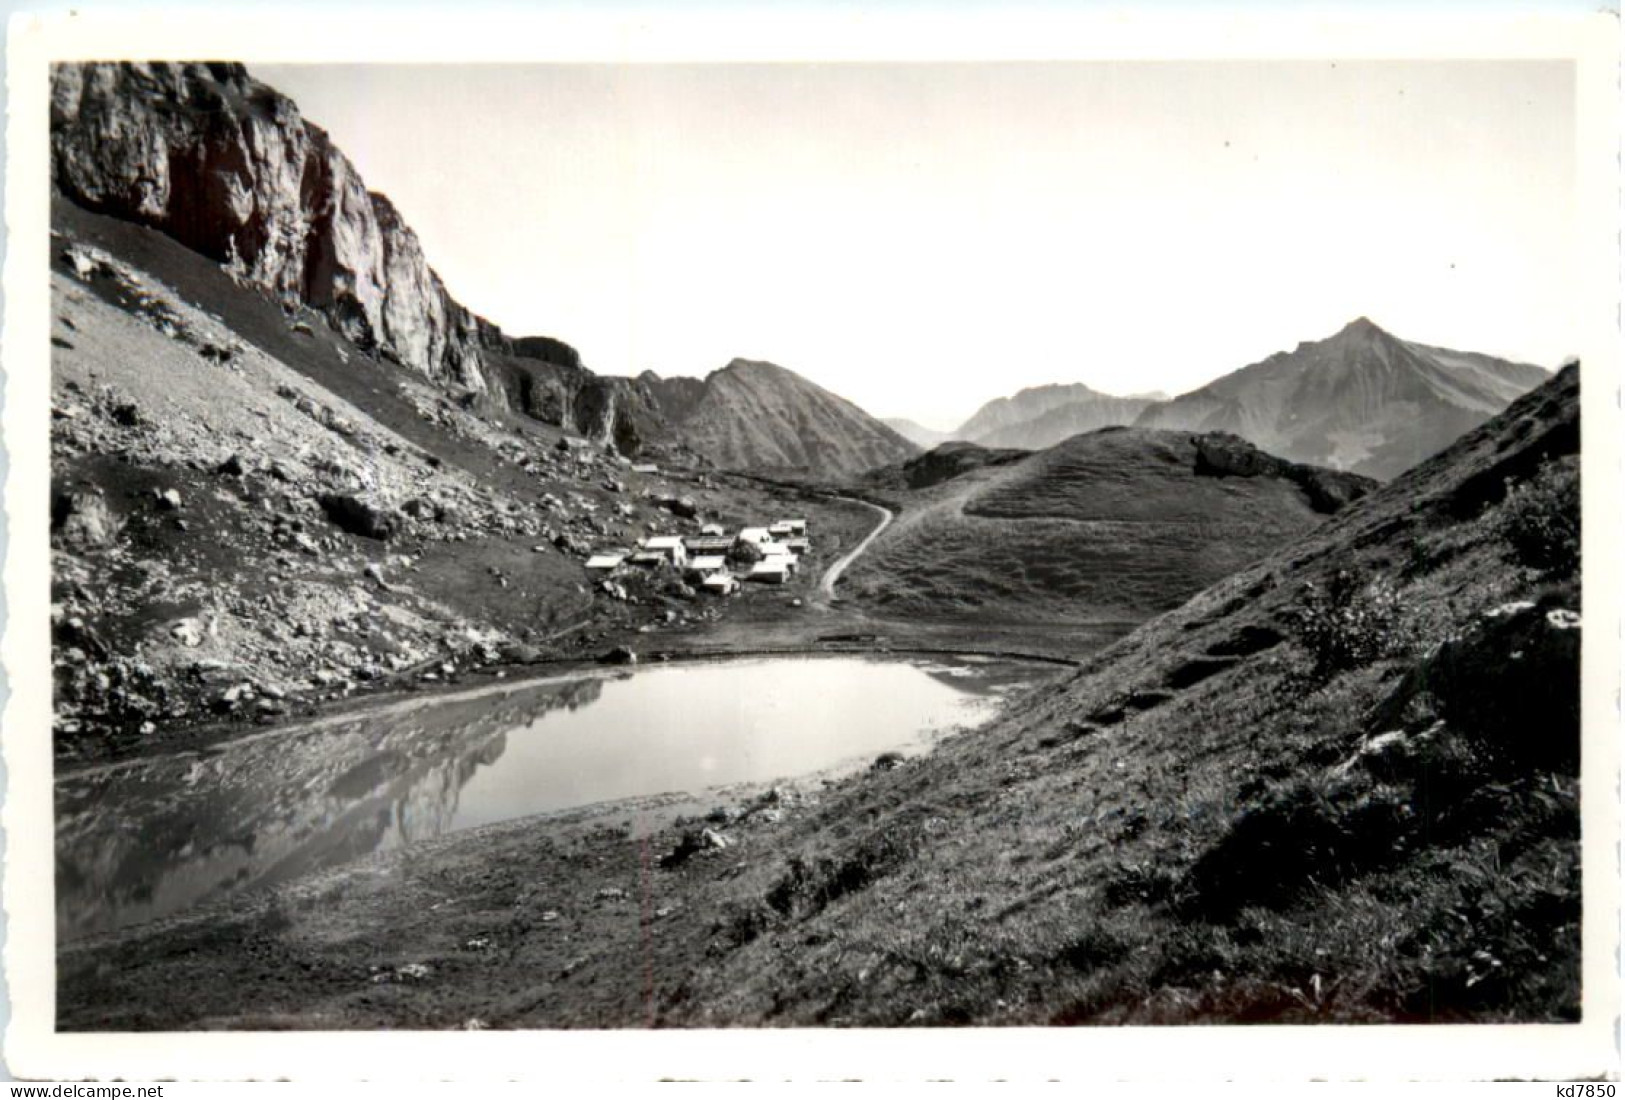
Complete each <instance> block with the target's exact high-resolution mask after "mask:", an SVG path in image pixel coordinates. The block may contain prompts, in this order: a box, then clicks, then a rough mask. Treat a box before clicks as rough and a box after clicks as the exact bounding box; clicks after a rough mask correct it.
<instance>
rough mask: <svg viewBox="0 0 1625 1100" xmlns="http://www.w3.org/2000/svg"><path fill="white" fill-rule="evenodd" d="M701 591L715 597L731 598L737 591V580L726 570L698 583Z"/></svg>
mask: <svg viewBox="0 0 1625 1100" xmlns="http://www.w3.org/2000/svg"><path fill="white" fill-rule="evenodd" d="M700 588H701V589H702V590H703V591H706V592H710V593H712V594H713V595H717V596H732V595H733V594H734V593H735V592H738V591H739V578H738V577H736V576H734V575H733V574H732V573H730V572H728V571H727V570H726V569H724V570H722V571H721V572H719V573H712V574H711V575H710V576H709V577H706V578H705V579H704V580H703V581H701V582H700Z"/></svg>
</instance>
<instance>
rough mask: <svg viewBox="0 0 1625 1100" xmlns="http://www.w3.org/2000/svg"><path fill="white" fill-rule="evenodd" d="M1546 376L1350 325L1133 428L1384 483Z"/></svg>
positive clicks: (1171, 404)
mask: <svg viewBox="0 0 1625 1100" xmlns="http://www.w3.org/2000/svg"><path fill="white" fill-rule="evenodd" d="M1548 377H1550V375H1549V374H1548V373H1547V372H1546V371H1545V370H1543V369H1541V368H1540V367H1535V366H1530V365H1528V364H1524V363H1509V362H1506V361H1504V360H1500V359H1494V358H1492V357H1490V356H1487V355H1478V354H1475V353H1471V352H1458V351H1450V350H1447V349H1442V348H1431V347H1427V346H1425V345H1422V344H1413V343H1409V342H1407V341H1404V340H1400V339H1398V338H1397V337H1394V336H1392V335H1390V334H1388V333H1387V332H1384V331H1383V330H1382V329H1380V328H1378V327H1377V326H1376V325H1374V324H1372V323H1371V322H1370V321H1368V320H1367V319H1365V318H1364V317H1362V318H1360V319H1358V320H1356V321H1354V322H1352V323H1350V324H1349V325H1347V326H1345V327H1344V328H1343V329H1342V330H1341V331H1340V332H1338V333H1336V334H1335V335H1333V336H1331V337H1328V338H1327V339H1325V340H1319V341H1314V342H1310V343H1302V344H1299V345H1298V347H1297V348H1296V349H1294V350H1293V351H1290V352H1279V353H1277V354H1275V355H1272V356H1270V357H1269V358H1268V359H1265V360H1263V361H1262V362H1259V363H1254V364H1252V365H1251V366H1248V367H1243V368H1242V369H1241V370H1238V371H1236V372H1234V373H1232V374H1228V375H1226V376H1225V377H1223V378H1220V379H1219V380H1217V381H1215V382H1212V383H1209V384H1208V385H1206V386H1203V387H1202V388H1200V389H1197V390H1193V391H1192V392H1190V393H1187V394H1184V395H1182V396H1180V397H1176V398H1174V399H1173V400H1171V401H1167V402H1164V403H1161V404H1157V405H1152V406H1151V407H1149V408H1147V409H1146V410H1145V411H1144V412H1143V413H1141V414H1140V416H1139V418H1138V419H1137V420H1136V421H1135V425H1136V426H1137V427H1143V428H1180V429H1185V430H1190V431H1226V432H1233V433H1235V434H1236V435H1239V436H1242V437H1243V438H1245V439H1248V440H1250V441H1251V442H1253V443H1255V444H1256V445H1258V446H1259V447H1262V448H1263V449H1264V450H1266V451H1269V452H1271V453H1273V454H1279V455H1282V456H1284V457H1286V458H1290V459H1294V460H1296V461H1299V462H1310V463H1314V464H1315V465H1320V466H1331V467H1334V468H1336V469H1346V470H1352V471H1354V472H1356V473H1362V474H1366V475H1368V476H1371V477H1376V478H1390V477H1394V476H1395V475H1397V474H1399V473H1400V472H1401V471H1403V470H1406V469H1409V468H1410V467H1411V466H1414V465H1415V464H1416V463H1417V462H1420V461H1421V460H1422V459H1424V458H1426V457H1427V456H1429V455H1431V454H1434V453H1435V452H1437V451H1439V450H1440V449H1442V448H1444V447H1446V446H1448V445H1449V444H1450V443H1451V442H1453V441H1454V440H1455V439H1456V438H1457V437H1458V436H1460V435H1461V434H1462V433H1463V432H1466V431H1468V430H1470V429H1472V428H1474V427H1477V426H1478V425H1479V424H1482V423H1483V422H1484V421H1485V420H1487V419H1488V418H1489V417H1491V416H1493V415H1495V414H1496V413H1497V412H1499V411H1501V409H1503V408H1505V407H1506V405H1507V404H1508V403H1509V402H1511V401H1512V400H1513V399H1514V398H1516V397H1518V396H1519V395H1520V394H1523V393H1525V392H1527V391H1528V390H1530V389H1531V388H1533V387H1534V386H1537V385H1539V384H1540V383H1542V382H1543V381H1545V380H1546V379H1547V378H1548Z"/></svg>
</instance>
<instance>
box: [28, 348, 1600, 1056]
mask: <svg viewBox="0 0 1625 1100" xmlns="http://www.w3.org/2000/svg"><path fill="white" fill-rule="evenodd" d="M1578 417H1579V409H1578V370H1577V369H1576V368H1569V369H1566V370H1565V371H1563V372H1562V373H1561V374H1560V375H1559V376H1557V377H1556V378H1555V379H1554V380H1553V381H1552V382H1551V383H1550V384H1548V385H1546V386H1544V387H1542V388H1541V389H1540V390H1538V391H1536V392H1535V393H1533V394H1531V395H1530V396H1528V397H1526V398H1524V399H1522V400H1520V401H1519V402H1517V403H1516V404H1514V405H1513V406H1512V407H1511V408H1510V409H1509V410H1508V411H1507V412H1506V413H1505V414H1503V415H1501V416H1499V417H1497V418H1496V419H1495V420H1493V421H1492V422H1490V423H1489V424H1487V425H1486V426H1485V427H1483V428H1481V429H1480V430H1478V431H1476V432H1474V433H1473V434H1472V435H1471V436H1469V437H1467V438H1466V439H1464V440H1463V441H1461V442H1460V443H1458V444H1457V445H1456V446H1455V447H1453V448H1451V449H1450V450H1449V451H1448V452H1447V453H1445V454H1444V455H1442V456H1440V457H1438V458H1436V459H1435V460H1433V461H1431V462H1429V463H1428V464H1426V465H1425V466H1423V467H1420V468H1418V469H1417V470H1414V471H1412V472H1411V473H1409V474H1407V475H1405V476H1404V477H1402V478H1400V479H1398V480H1396V481H1395V482H1394V483H1392V484H1390V485H1388V486H1386V487H1384V488H1383V489H1381V490H1380V491H1378V492H1376V493H1375V494H1373V495H1372V496H1369V497H1367V498H1365V499H1364V500H1362V501H1359V502H1357V503H1356V504H1354V505H1353V506H1351V507H1349V508H1347V509H1346V510H1344V511H1343V512H1341V513H1340V514H1338V515H1336V516H1334V517H1333V518H1332V519H1330V520H1329V521H1327V522H1326V523H1325V524H1324V525H1323V526H1321V527H1319V528H1317V529H1316V530H1314V531H1313V532H1312V533H1310V534H1308V535H1307V536H1305V537H1302V538H1300V539H1298V540H1296V541H1294V542H1292V543H1291V544H1290V545H1288V546H1286V547H1284V548H1282V549H1281V550H1280V551H1279V552H1277V553H1275V554H1274V555H1271V556H1269V557H1267V558H1265V559H1264V560H1262V561H1260V562H1258V563H1257V564H1255V565H1253V566H1252V567H1250V568H1247V569H1245V570H1243V571H1242V572H1240V573H1238V574H1236V575H1234V576H1232V577H1230V578H1227V579H1226V580H1224V581H1222V582H1220V583H1218V584H1216V585H1215V586H1213V587H1212V588H1210V589H1208V590H1206V591H1205V592H1203V593H1201V594H1200V595H1199V596H1197V597H1196V598H1195V599H1193V600H1191V601H1190V602H1189V603H1187V604H1185V605H1184V606H1183V607H1180V608H1179V609H1177V610H1176V611H1173V612H1171V613H1169V614H1167V615H1164V616H1162V617H1161V618H1159V619H1157V620H1155V621H1153V622H1151V623H1149V624H1147V625H1145V626H1144V627H1142V628H1141V629H1140V630H1138V631H1136V632H1135V633H1134V634H1133V635H1131V636H1130V637H1128V638H1126V639H1125V640H1123V641H1122V642H1120V643H1119V644H1117V645H1116V646H1113V647H1112V648H1110V649H1108V650H1105V651H1103V652H1100V653H1098V654H1096V655H1095V656H1094V657H1093V658H1091V659H1090V660H1089V662H1088V663H1087V664H1086V665H1085V666H1084V667H1082V668H1081V669H1080V670H1078V671H1077V672H1076V673H1075V674H1072V675H1071V676H1070V678H1068V679H1066V680H1063V681H1057V682H1055V683H1053V684H1052V685H1051V686H1048V687H1045V688H1041V689H1038V690H1037V691H1036V692H1035V693H1033V694H1031V695H1029V696H1026V697H1025V698H1024V699H1023V700H1021V701H1020V702H1019V703H1017V704H1016V705H1014V706H1013V708H1012V709H1011V710H1010V711H1009V712H1008V713H1007V714H1006V715H1005V716H1003V717H1002V718H1001V719H999V720H998V721H996V722H995V724H993V725H991V726H989V727H986V728H985V729H984V730H982V731H980V732H978V733H977V734H974V735H970V736H965V737H961V738H957V739H951V740H949V741H947V742H945V743H944V744H943V745H942V746H940V747H939V748H938V749H937V750H936V751H935V752H933V753H932V754H930V755H928V756H925V757H922V758H919V759H916V760H911V761H906V762H903V763H901V764H897V765H896V766H892V767H878V766H877V767H876V768H875V769H873V770H871V771H870V772H869V773H867V774H866V775H863V776H860V777H858V778H855V779H853V780H850V781H847V782H844V783H842V784H840V785H838V786H836V787H834V788H831V789H828V790H824V791H802V792H797V791H794V790H784V791H774V792H769V793H767V794H766V795H764V796H762V797H760V798H757V799H753V800H751V801H749V802H748V803H746V804H743V805H738V806H734V807H732V808H730V809H727V810H725V811H719V812H717V813H716V814H713V815H712V816H711V817H710V818H708V819H707V821H706V822H705V824H706V825H708V826H709V827H712V828H715V829H718V830H721V831H723V832H724V833H725V834H726V837H727V840H728V843H727V846H726V847H722V848H709V849H707V848H704V847H703V846H702V847H701V849H700V850H699V851H698V852H697V853H696V852H695V850H694V846H693V845H685V844H684V843H683V841H682V837H683V835H684V833H685V831H688V832H692V831H694V830H695V829H696V827H697V826H698V825H699V824H700V823H698V822H694V823H688V824H686V825H685V824H683V823H679V825H678V826H676V827H674V828H670V829H664V830H658V831H655V832H653V833H633V832H631V831H629V830H628V829H627V828H625V827H618V826H616V825H613V824H609V825H607V827H606V823H605V822H603V821H602V820H594V821H589V822H587V823H584V824H578V825H569V824H548V823H537V822H515V823H511V824H508V825H503V826H497V827H493V828H490V829H484V830H480V831H477V832H474V833H471V834H463V835H456V836H451V837H447V838H443V839H442V840H440V841H436V842H431V843H429V844H426V845H423V846H421V847H419V848H417V849H415V850H414V851H412V852H411V853H400V854H395V855H391V856H388V857H380V858H378V859H374V860H370V861H368V862H366V863H363V864H361V865H359V866H357V867H352V868H348V869H343V870H340V871H335V872H331V873H329V874H327V875H324V876H319V877H316V878H313V879H308V880H305V881H302V882H300V883H297V884H294V885H292V886H288V887H284V888H279V889H277V890H275V891H271V892H269V893H267V894H264V895H260V896H245V897H239V898H237V899H235V900H233V901H232V902H230V903H227V904H220V905H216V906H213V907H210V908H206V909H205V910H202V911H200V912H198V913H195V914H192V915H189V916H187V917H184V918H181V919H177V920H173V921H169V922H166V923H163V924H160V925H155V926H150V927H147V928H143V929H138V930H134V931H132V932H130V933H127V934H123V935H120V936H114V937H109V938H106V939H103V940H98V941H87V942H84V943H81V944H78V945H73V946H70V947H69V949H68V950H66V951H65V952H64V953H63V955H62V958H61V960H60V973H61V975H62V987H61V988H62V994H61V998H60V1000H59V1006H60V1021H59V1022H60V1025H61V1026H63V1027H66V1028H69V1029H73V1028H79V1027H87V1026H93V1027H112V1028H147V1027H174V1026H177V1025H183V1024H197V1023H203V1024H206V1025H209V1026H221V1027H229V1026H236V1027H290V1026H291V1027H374V1026H397V1027H399V1026H415V1027H462V1026H485V1027H546V1026H648V1025H657V1026H658V1025H667V1026H723V1025H741V1024H757V1025H803V1024H805V1025H831V1026H843V1025H854V1026H856V1025H915V1026H929V1025H949V1024H966V1023H976V1024H1012V1025H1015V1024H1029V1025H1030V1024H1080V1023H1134V1022H1139V1023H1179V1022H1226V1021H1282V1022H1376V1021H1416V1022H1425V1021H1431V1022H1440V1021H1510V1020H1517V1021H1563V1020H1572V1019H1574V1018H1576V1015H1577V1013H1578V1011H1579V992H1580V986H1579V974H1580V879H1581V868H1580V864H1579V843H1578V834H1579V813H1578V811H1579V795H1580V792H1579V782H1578V779H1579V770H1578V765H1579V749H1580V739H1579V723H1578V689H1579V664H1578V649H1579V633H1580V628H1579V624H1580V619H1579V615H1578V614H1577V612H1578V611H1579V610H1581V607H1580V576H1579V567H1578V561H1577V557H1576V548H1577V535H1578V498H1577V489H1578V484H1577V455H1578V446H1579V419H1578ZM888 763H890V762H888ZM1603 797H1607V795H1606V793H1604V794H1603ZM680 851H682V852H686V853H687V858H686V859H677V858H670V859H662V858H660V857H662V856H664V855H666V854H667V853H675V852H680ZM1588 873H1607V869H1606V868H1605V869H1603V870H1601V871H1598V872H1590V871H1588ZM475 945H480V949H479V950H475ZM399 974H410V975H417V976H416V977H413V978H411V980H407V979H406V978H401V979H399V980H396V979H395V978H394V977H392V976H393V975H399ZM160 989H161V990H167V991H169V992H170V995H169V996H165V997H155V996H154V995H153V991H154V990H160Z"/></svg>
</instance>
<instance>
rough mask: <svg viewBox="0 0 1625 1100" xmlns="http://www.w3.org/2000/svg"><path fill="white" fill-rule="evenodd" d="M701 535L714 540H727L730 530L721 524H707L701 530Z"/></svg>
mask: <svg viewBox="0 0 1625 1100" xmlns="http://www.w3.org/2000/svg"><path fill="white" fill-rule="evenodd" d="M700 534H702V535H705V536H708V537H710V538H714V539H720V538H726V537H727V535H728V529H727V528H726V527H724V526H722V524H720V523H707V524H706V525H705V526H704V527H701V528H700Z"/></svg>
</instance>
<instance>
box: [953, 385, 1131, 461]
mask: <svg viewBox="0 0 1625 1100" xmlns="http://www.w3.org/2000/svg"><path fill="white" fill-rule="evenodd" d="M1150 404H1151V401H1150V400H1149V399H1148V398H1132V397H1115V396H1113V395H1111V394H1107V393H1101V392H1099V391H1098V390H1094V389H1091V388H1090V387H1088V386H1086V385H1084V384H1083V383H1082V382H1073V383H1068V384H1051V385H1047V386H1031V387H1029V388H1027V389H1024V390H1021V391H1020V392H1018V393H1016V394H1015V395H1013V396H1011V397H998V398H994V399H993V400H992V401H989V402H988V403H987V404H985V405H983V406H982V407H981V408H980V409H978V410H977V411H976V413H975V414H974V415H973V416H972V417H971V418H970V419H969V420H967V421H965V423H964V424H962V425H960V426H959V429H958V430H957V431H956V432H954V433H953V435H954V438H955V439H964V440H968V441H970V442H972V443H979V444H981V445H982V446H984V447H1024V448H1026V449H1027V450H1033V451H1037V450H1043V449H1044V448H1046V447H1053V446H1054V445H1055V444H1057V443H1059V442H1061V440H1063V439H1066V438H1067V437H1068V436H1073V435H1077V434H1078V433H1079V432H1091V431H1094V430H1095V429H1096V428H1108V427H1113V426H1116V425H1126V424H1132V423H1133V422H1134V418H1135V417H1136V416H1138V415H1139V414H1140V413H1141V412H1142V411H1144V410H1145V408H1146V406H1148V405H1150Z"/></svg>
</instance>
